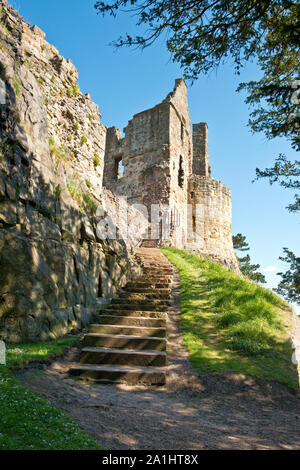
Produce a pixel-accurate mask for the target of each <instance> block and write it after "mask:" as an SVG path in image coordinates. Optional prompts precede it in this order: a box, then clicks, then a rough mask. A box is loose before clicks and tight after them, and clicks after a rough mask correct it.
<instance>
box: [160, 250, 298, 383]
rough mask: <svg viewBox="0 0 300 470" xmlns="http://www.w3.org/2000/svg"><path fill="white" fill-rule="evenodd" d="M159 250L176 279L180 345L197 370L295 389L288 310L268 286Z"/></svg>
mask: <svg viewBox="0 0 300 470" xmlns="http://www.w3.org/2000/svg"><path fill="white" fill-rule="evenodd" d="M162 252H163V253H164V254H165V255H166V256H167V258H168V259H169V260H170V261H171V263H173V264H174V265H175V266H176V267H177V269H178V271H179V275H180V280H181V299H180V305H181V312H182V317H181V318H182V326H183V335H184V345H185V347H186V348H187V350H188V351H189V353H190V359H191V361H192V363H193V364H194V366H195V367H197V368H198V369H199V370H200V371H203V372H208V371H211V372H222V371H233V372H235V373H238V374H243V375H250V376H256V377H259V378H266V379H270V380H274V381H277V382H280V383H282V384H285V385H287V386H288V387H290V388H291V389H294V390H296V389H298V387H299V378H298V374H297V369H296V367H295V366H293V364H292V362H291V357H292V348H291V343H290V341H289V333H290V331H291V330H292V323H291V309H290V308H289V306H288V304H287V303H286V302H284V301H283V300H282V299H281V298H280V297H278V296H277V295H275V294H273V293H272V292H271V291H269V290H267V289H264V288H262V287H261V286H259V285H258V284H255V283H254V282H251V281H248V280H247V279H245V278H242V277H240V276H238V275H237V274H235V273H234V272H232V271H228V270H226V269H225V268H223V267H222V266H219V265H217V264H214V263H212V262H210V261H207V260H204V259H201V258H199V257H197V256H195V255H193V254H191V253H187V252H184V251H182V250H178V249H176V248H163V249H162Z"/></svg>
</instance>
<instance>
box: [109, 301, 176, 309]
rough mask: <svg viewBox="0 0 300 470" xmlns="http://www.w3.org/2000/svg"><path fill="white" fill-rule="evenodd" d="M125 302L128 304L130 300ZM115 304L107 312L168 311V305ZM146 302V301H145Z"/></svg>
mask: <svg viewBox="0 0 300 470" xmlns="http://www.w3.org/2000/svg"><path fill="white" fill-rule="evenodd" d="M116 300H119V301H120V300H122V299H116ZM123 300H124V301H125V302H128V300H126V299H123ZM125 302H124V303H118V304H117V303H114V304H111V305H108V307H107V309H106V310H110V309H113V310H134V311H137V310H139V311H147V312H166V311H167V310H168V308H169V307H168V305H164V304H162V305H159V304H152V303H147V304H146V303H144V304H142V303H137V302H136V301H134V303H125ZM144 302H145V301H144Z"/></svg>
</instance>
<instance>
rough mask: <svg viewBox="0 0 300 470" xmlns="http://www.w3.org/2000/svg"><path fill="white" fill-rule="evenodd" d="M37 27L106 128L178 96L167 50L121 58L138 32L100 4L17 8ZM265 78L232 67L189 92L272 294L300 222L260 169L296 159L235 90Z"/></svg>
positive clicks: (29, 3)
mask: <svg viewBox="0 0 300 470" xmlns="http://www.w3.org/2000/svg"><path fill="white" fill-rule="evenodd" d="M10 3H11V5H12V6H14V7H15V8H16V9H17V10H18V11H19V12H20V14H21V15H22V16H23V17H24V18H25V19H26V20H27V21H28V22H29V23H31V24H37V25H38V26H39V27H40V28H41V29H42V30H43V31H45V33H46V39H47V40H48V41H49V42H50V43H52V44H54V45H55V46H56V47H57V48H58V49H59V51H60V53H61V54H62V55H63V56H65V57H66V58H70V59H72V61H73V62H74V64H75V66H76V67H77V68H78V69H79V85H80V87H81V90H82V91H83V92H84V93H86V92H89V93H90V94H91V96H92V99H93V101H95V102H96V103H97V104H98V105H99V109H100V113H101V114H102V122H103V124H104V125H106V126H112V125H115V126H117V127H119V128H120V129H123V127H125V125H126V124H127V121H128V120H129V119H130V118H131V117H132V115H133V114H134V113H136V112H139V111H142V110H144V109H147V108H149V107H152V106H154V105H155V104H157V103H159V102H160V101H162V99H164V98H165V97H166V95H167V94H168V93H169V91H171V90H172V88H173V85H174V80H175V79H176V78H178V77H181V76H182V72H181V70H180V68H179V67H178V65H177V64H173V63H172V62H171V61H170V57H169V54H168V52H167V51H166V49H165V47H164V44H163V42H158V43H157V44H155V45H154V46H153V47H151V48H148V49H146V50H145V51H144V52H141V51H139V50H131V49H122V50H118V51H114V50H113V48H112V47H110V46H109V45H108V44H109V43H110V42H111V41H112V40H114V39H116V38H117V37H118V36H119V35H120V34H121V32H122V31H124V30H130V31H131V32H132V31H133V29H134V18H130V17H129V16H127V15H126V16H122V17H121V18H120V19H117V20H114V19H113V18H109V17H107V18H105V19H103V18H102V17H101V16H98V15H97V14H96V11H95V9H94V7H93V5H94V3H95V2H94V0H85V1H82V0H51V1H50V0H10ZM258 77H259V73H258V69H257V68H256V66H255V65H254V64H249V66H248V67H247V69H246V70H245V72H244V73H243V74H242V75H241V76H240V77H237V76H235V75H234V72H233V67H232V66H231V65H230V64H228V65H226V66H224V67H223V68H221V69H220V70H219V71H218V73H217V74H212V75H210V76H209V77H201V78H200V79H199V80H198V81H197V82H196V83H195V84H194V85H193V86H191V87H190V88H189V104H190V113H191V120H192V122H193V123H197V122H201V121H206V122H207V123H208V126H209V133H210V158H211V165H212V176H213V177H214V178H216V179H220V180H222V181H223V182H224V183H225V184H226V185H228V186H229V187H230V188H231V190H232V203H233V233H237V232H241V233H243V234H244V235H246V237H247V239H248V242H249V244H250V247H251V252H250V254H251V258H252V261H253V262H255V263H259V264H260V265H261V266H262V268H263V269H265V270H267V273H266V276H267V280H268V287H274V286H275V285H276V284H277V281H278V280H279V277H278V276H276V272H278V269H279V270H282V269H284V270H285V266H284V265H283V264H282V263H280V261H279V260H278V256H279V255H280V254H281V251H282V247H283V246H287V247H289V248H291V249H292V250H294V251H295V252H296V253H298V255H299V251H300V250H299V218H297V216H295V215H292V214H290V213H288V211H287V210H286V209H285V206H286V205H287V204H289V203H290V202H291V201H292V196H293V192H291V191H289V190H285V189H281V188H280V187H278V186H272V187H271V186H269V184H268V182H267V181H260V182H256V183H254V184H252V183H251V181H252V180H253V179H254V176H255V168H256V167H259V168H261V169H263V168H265V167H267V166H270V165H272V162H273V161H274V158H275V157H276V156H277V155H278V154H279V153H280V152H283V153H286V155H287V156H288V157H289V158H291V159H294V158H295V152H293V151H292V150H291V149H290V146H289V144H288V143H287V142H286V141H285V140H284V139H277V140H275V141H267V140H266V138H265V137H264V135H263V134H256V135H252V134H251V132H250V130H249V128H248V127H247V121H248V115H249V110H248V107H247V105H246V104H245V103H244V100H243V95H242V94H241V93H236V92H235V90H236V88H237V85H238V84H239V82H240V81H248V80H251V79H255V78H258Z"/></svg>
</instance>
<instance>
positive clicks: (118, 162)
mask: <svg viewBox="0 0 300 470" xmlns="http://www.w3.org/2000/svg"><path fill="white" fill-rule="evenodd" d="M123 176H124V166H123V162H122V157H119V158H116V159H115V178H116V179H119V178H122V177H123Z"/></svg>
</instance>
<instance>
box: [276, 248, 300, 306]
mask: <svg viewBox="0 0 300 470" xmlns="http://www.w3.org/2000/svg"><path fill="white" fill-rule="evenodd" d="M283 251H284V254H285V256H281V257H280V258H279V259H280V260H281V261H285V262H286V263H288V264H289V265H290V268H289V270H288V271H287V272H286V273H278V274H279V275H280V276H281V277H282V281H281V282H280V283H279V285H278V287H277V289H276V292H278V294H280V295H282V296H283V297H285V298H286V299H287V300H291V301H292V302H296V303H298V304H300V258H299V257H297V256H295V255H294V253H293V252H292V251H290V250H288V249H287V248H284V249H283Z"/></svg>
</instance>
